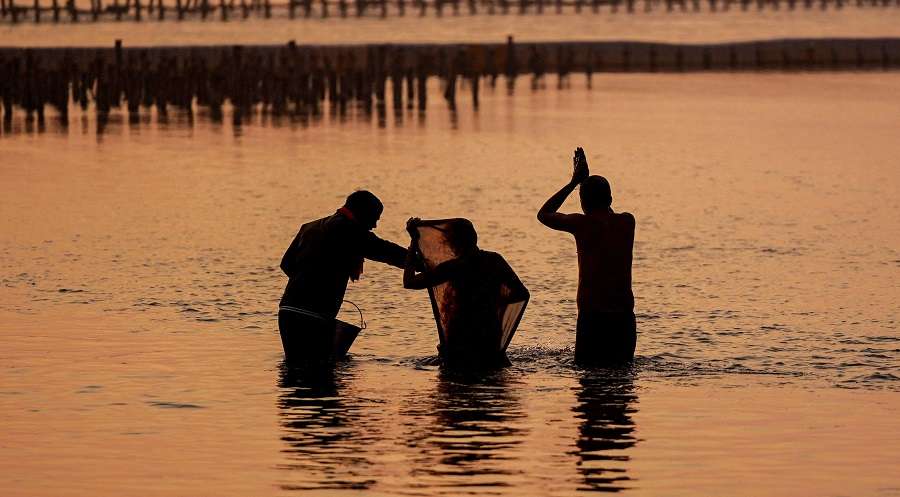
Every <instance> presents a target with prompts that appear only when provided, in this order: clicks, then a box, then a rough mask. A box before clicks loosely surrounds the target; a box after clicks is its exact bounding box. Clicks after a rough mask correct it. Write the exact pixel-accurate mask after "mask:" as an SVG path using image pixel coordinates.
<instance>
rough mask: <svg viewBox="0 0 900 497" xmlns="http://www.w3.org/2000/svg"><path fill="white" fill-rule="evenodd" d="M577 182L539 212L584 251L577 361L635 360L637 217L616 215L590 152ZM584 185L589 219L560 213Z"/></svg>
mask: <svg viewBox="0 0 900 497" xmlns="http://www.w3.org/2000/svg"><path fill="white" fill-rule="evenodd" d="M574 162H575V167H574V171H573V173H572V179H571V181H569V183H568V184H566V185H565V186H563V187H562V188H561V189H560V190H559V191H558V192H556V193H555V194H554V195H553V196H552V197H550V199H548V200H547V202H546V203H544V206H543V207H541V209H540V211H538V215H537V217H538V220H539V221H540V222H541V223H542V224H544V225H545V226H547V227H548V228H550V229H554V230H558V231H565V232H568V233H571V234H573V235H574V236H575V244H576V247H577V249H578V297H577V303H578V326H577V332H576V337H575V361H576V362H578V363H579V364H601V365H603V364H606V365H610V364H620V363H624V362H629V361H631V360H632V359H633V357H634V348H635V343H636V341H637V334H636V329H635V319H634V294H632V292H631V258H632V249H633V247H634V216H632V215H631V214H629V213H627V212H623V213H616V212H614V211H613V210H612V207H611V205H612V193H611V191H610V187H609V182H608V181H606V179H605V178H603V177H602V176H589V174H590V173H589V171H588V165H587V159H586V158H585V156H584V151H583V150H582V149H581V148H578V149H577V150H576V151H575V157H574ZM578 185H581V187H580V189H579V194H580V197H581V208H582V210H583V211H584V213H583V214H561V213H559V212H558V211H559V208H560V207H561V206H562V204H563V202H565V200H566V198H567V197H568V196H569V195H570V194H571V193H572V192H573V191H574V190H575V187H576V186H578Z"/></svg>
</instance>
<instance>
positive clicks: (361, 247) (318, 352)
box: [278, 190, 406, 359]
mask: <svg viewBox="0 0 900 497" xmlns="http://www.w3.org/2000/svg"><path fill="white" fill-rule="evenodd" d="M383 210H384V206H383V205H382V204H381V201H380V200H378V198H377V197H376V196H375V195H373V194H372V193H370V192H368V191H364V190H361V191H357V192H353V193H351V194H350V196H348V197H347V201H346V203H344V206H343V207H341V208H340V209H338V210H337V212H335V213H334V214H332V215H330V216H328V217H323V218H322V219H317V220H315V221H310V222H308V223H306V224H304V225H303V226H301V227H300V232H299V233H297V236H296V237H294V241H293V242H291V245H290V247H288V249H287V251H286V252H285V253H284V257H283V258H282V259H281V270H282V271H284V274H286V275H287V276H288V284H287V287H285V289H284V295H283V296H282V297H281V305H280V308H279V311H278V328H279V330H280V332H281V342H282V345H284V350H285V356H289V358H290V359H294V358H312V359H323V358H327V357H322V355H323V354H329V353H330V352H331V347H332V345H330V344H329V342H328V340H330V339H331V334H330V333H327V332H326V333H322V330H323V329H325V330H327V326H326V327H324V328H323V321H328V322H330V320H332V319H334V318H335V316H337V313H338V310H339V309H340V307H341V302H342V301H343V299H344V292H345V291H346V290H347V281H348V280H350V279H352V280H353V281H356V280H357V279H359V276H360V275H361V274H362V271H363V259H371V260H374V261H379V262H383V263H386V264H390V265H392V266H395V267H398V268H403V266H404V263H405V261H406V249H405V248H403V247H401V246H399V245H397V244H396V243H393V242H389V241H386V240H382V239H381V238H378V237H377V236H376V235H375V233H372V229H374V228H375V226H376V225H377V224H378V219H379V218H381V213H382V211H383ZM333 328H334V327H333V323H332V324H331V330H328V331H333ZM297 356H299V357H297Z"/></svg>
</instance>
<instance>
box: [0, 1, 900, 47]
mask: <svg viewBox="0 0 900 497" xmlns="http://www.w3.org/2000/svg"><path fill="white" fill-rule="evenodd" d="M77 3H78V4H79V5H80V4H82V0H78V2H77ZM688 3H690V2H688ZM703 3H704V6H703V7H704V9H705V8H706V2H703ZM170 4H171V3H170ZM798 4H799V5H802V2H799V3H798ZM84 5H85V8H87V7H89V5H90V2H87V1H86V0H85V1H84ZM754 5H755V4H754ZM642 8H643V7H642V4H639V5H638V8H637V9H638V12H636V13H634V14H625V13H624V12H623V11H622V10H620V12H619V13H617V14H610V13H609V11H608V9H607V8H604V9H603V10H602V13H600V14H592V13H590V9H589V8H585V10H584V11H583V13H582V14H575V13H573V12H571V11H570V10H571V9H568V10H567V12H566V13H564V14H561V15H558V14H555V13H552V12H551V10H552V9H548V10H547V11H545V12H546V13H545V14H543V15H534V14H527V15H519V14H516V13H512V12H515V8H513V9H512V10H511V13H510V14H508V15H487V14H480V15H477V16H470V15H460V16H452V15H445V16H444V17H442V18H436V17H435V16H434V14H433V11H429V15H428V16H426V17H425V18H420V17H419V16H418V15H409V16H406V17H389V18H387V19H380V18H372V17H369V18H362V19H357V18H350V19H341V18H336V17H331V18H328V19H320V18H310V19H295V20H290V19H287V18H281V19H278V18H275V19H270V20H260V19H252V18H251V19H249V20H232V21H230V22H221V21H219V20H212V19H211V20H209V21H206V22H203V21H200V20H192V21H184V22H177V21H174V20H172V12H173V11H172V10H171V8H170V10H169V11H168V12H169V13H168V15H169V18H170V20H168V21H166V22H162V23H159V22H154V21H152V20H151V21H149V22H142V23H136V22H134V21H127V20H126V21H121V22H115V21H107V22H100V23H91V22H81V23H78V24H67V23H63V24H60V25H54V24H52V23H50V22H49V21H48V20H47V19H48V18H49V13H48V14H45V18H44V22H43V23H41V24H38V25H36V24H34V23H31V22H28V23H22V24H19V25H16V26H13V25H11V24H9V23H2V24H0V46H32V47H34V46H62V47H65V46H72V45H76V46H112V44H113V41H114V40H115V39H121V40H123V43H124V44H125V45H126V46H128V45H131V46H135V45H138V46H147V45H149V46H155V45H178V44H199V45H206V44H232V43H245V44H254V43H259V44H282V43H287V42H288V40H296V41H297V43H301V44H303V43H369V42H397V43H401V42H407V43H409V42H434V41H440V42H447V41H460V42H469V41H481V42H491V41H493V42H502V41H505V40H506V36H507V35H514V36H516V38H517V39H519V40H522V41H559V40H642V41H662V42H683V43H709V42H726V41H736V40H753V39H761V38H765V39H768V38H817V37H889V36H890V37H896V36H900V8H897V7H895V6H891V7H889V8H880V7H879V8H863V9H860V8H856V7H847V8H845V9H843V10H827V11H820V10H818V9H809V10H806V9H801V8H798V9H797V10H795V11H790V10H787V9H786V8H784V7H782V9H781V10H772V9H768V10H764V11H762V12H758V11H756V10H753V9H751V10H749V11H747V12H741V11H740V8H739V7H732V9H731V10H729V11H728V12H718V13H709V12H704V13H693V12H690V11H688V12H680V11H677V10H676V11H675V12H672V13H666V12H665V11H664V7H663V8H660V7H657V10H655V11H652V12H649V13H645V12H643V11H641V9H642ZM465 9H466V7H465V5H463V9H462V10H463V11H465ZM450 11H451V9H450V8H449V7H448V8H447V9H446V12H450ZM279 12H283V11H279ZM216 19H218V18H216Z"/></svg>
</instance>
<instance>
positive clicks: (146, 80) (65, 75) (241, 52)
mask: <svg viewBox="0 0 900 497" xmlns="http://www.w3.org/2000/svg"><path fill="white" fill-rule="evenodd" d="M891 69H900V38H877V39H874V38H873V39H785V40H768V41H756V42H740V43H723V44H708V45H684V44H669V43H649V42H627V41H621V42H611V41H590V42H538V43H515V42H514V41H513V39H512V37H509V38H508V39H507V42H506V43H476V44H403V45H383V44H378V45H375V44H368V45H314V46H308V45H307V46H300V45H297V44H295V43H294V42H291V43H288V44H286V45H275V46H190V47H128V48H126V47H123V46H122V44H121V42H120V41H117V42H116V45H115V46H114V47H109V48H0V104H2V108H3V120H4V122H5V123H9V122H11V120H12V115H13V112H14V109H16V108H18V109H21V110H22V111H24V112H25V113H26V119H28V120H32V119H34V118H35V117H36V118H37V119H38V121H40V122H42V121H43V119H44V108H45V106H51V107H53V108H55V109H56V111H57V112H58V115H59V117H60V120H61V122H63V123H65V122H67V121H68V109H69V104H70V102H74V103H75V104H77V105H79V106H80V107H81V108H82V109H83V110H87V109H89V107H90V104H93V108H94V109H95V111H96V112H97V115H98V118H99V119H101V120H102V119H104V118H105V117H106V116H108V115H109V113H110V112H111V110H112V109H114V108H120V107H122V106H123V103H124V106H125V107H126V108H127V110H128V113H129V115H130V116H131V117H136V116H138V115H139V113H140V112H141V108H142V107H143V108H144V109H147V108H150V107H155V108H156V111H157V113H158V114H159V115H164V114H165V113H166V111H167V108H168V107H169V106H172V107H175V108H178V109H180V110H182V111H184V112H188V113H191V112H193V109H194V107H195V106H203V107H206V108H208V109H209V113H210V115H211V116H212V117H213V118H214V119H216V118H221V116H222V108H223V105H224V104H225V103H226V101H227V102H228V103H230V104H231V107H232V108H233V116H234V119H235V120H236V121H240V119H241V116H242V115H250V114H251V113H253V112H254V109H259V108H260V106H261V108H262V110H263V111H264V112H270V113H272V114H273V115H288V114H293V115H296V114H300V113H306V114H317V113H318V112H319V111H320V108H321V106H322V105H324V104H326V103H330V104H331V105H335V106H341V107H342V108H343V107H344V106H347V105H348V104H351V105H359V106H361V107H362V108H364V109H367V110H370V109H371V108H372V106H373V105H376V106H379V107H383V106H385V105H386V104H387V101H388V100H390V102H391V104H392V105H393V107H394V108H395V109H399V108H403V107H404V106H406V107H407V108H418V109H420V110H422V109H424V108H425V105H426V102H427V99H428V95H427V93H428V91H427V88H428V85H427V81H428V79H429V78H431V77H438V78H440V79H441V81H442V85H441V88H442V93H443V95H442V98H444V99H446V101H447V103H448V105H449V106H450V108H451V109H455V108H456V94H457V88H458V87H461V86H460V82H461V81H463V82H466V83H467V84H466V85H465V87H467V88H468V89H469V90H470V91H471V100H472V104H473V105H474V106H475V107H477V106H478V99H479V91H480V85H481V84H482V83H481V82H482V81H485V82H486V83H487V84H490V85H494V84H496V81H497V80H498V78H499V77H501V76H502V77H503V78H504V81H505V83H506V85H507V87H508V88H509V89H510V90H511V89H512V88H513V86H514V85H515V82H516V79H517V77H519V76H523V75H531V78H532V86H533V87H537V86H539V83H540V81H541V80H542V78H543V76H544V75H546V74H556V75H557V76H558V81H559V84H560V85H563V83H564V82H565V81H566V80H567V79H568V78H569V77H570V75H571V74H573V73H582V74H584V75H585V76H586V77H587V81H588V85H590V83H591V77H592V75H593V74H594V73H600V72H691V71H829V70H854V71H861V70H891ZM389 86H390V94H388V87H389ZM389 97H390V98H389Z"/></svg>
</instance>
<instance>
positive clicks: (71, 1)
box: [68, 0, 78, 22]
mask: <svg viewBox="0 0 900 497" xmlns="http://www.w3.org/2000/svg"><path fill="white" fill-rule="evenodd" d="M68 4H69V17H71V18H72V22H78V8H77V7H76V6H75V0H68Z"/></svg>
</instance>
